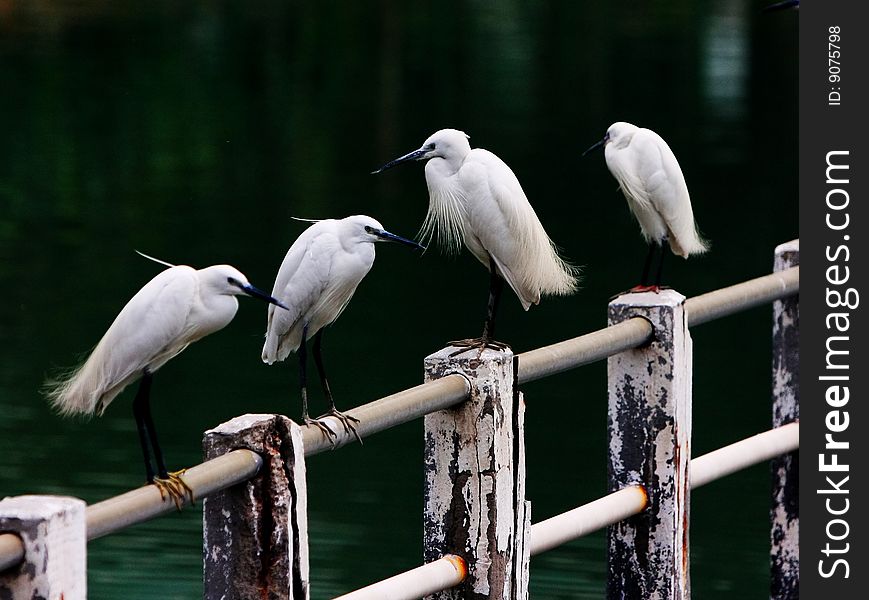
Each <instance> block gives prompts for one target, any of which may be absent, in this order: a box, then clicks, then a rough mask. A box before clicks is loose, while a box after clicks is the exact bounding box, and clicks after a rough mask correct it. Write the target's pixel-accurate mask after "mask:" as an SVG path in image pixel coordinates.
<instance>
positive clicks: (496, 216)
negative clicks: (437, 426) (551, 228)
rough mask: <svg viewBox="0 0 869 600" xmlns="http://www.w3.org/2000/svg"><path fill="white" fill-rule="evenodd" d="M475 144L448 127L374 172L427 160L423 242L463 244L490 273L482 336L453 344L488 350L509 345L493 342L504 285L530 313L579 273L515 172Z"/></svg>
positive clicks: (572, 286) (566, 289)
mask: <svg viewBox="0 0 869 600" xmlns="http://www.w3.org/2000/svg"><path fill="white" fill-rule="evenodd" d="M468 139H469V137H468V135H467V134H465V133H464V132H461V131H458V130H455V129H442V130H440V131H438V132H436V133H434V134H433V135H432V136H431V137H429V138H428V139H427V140H426V141H425V142H424V143H423V145H422V147H421V148H419V149H418V150H414V151H413V152H410V153H408V154H405V155H404V156H401V157H399V158H396V159H395V160H393V161H391V162H388V163H387V164H385V165H383V166H382V167H380V168H379V169H378V170H377V171H374V173H380V172H382V171H385V170H386V169H389V168H392V167H394V166H396V165H398V164H401V163H403V162H407V161H411V160H424V161H428V162H427V163H426V165H425V180H426V183H427V184H428V192H429V207H428V214H427V215H426V218H425V222H424V223H423V227H422V232H421V234H422V236H423V238H425V239H430V238H431V237H432V236H433V235H434V234H435V233H436V234H437V236H438V238H439V240H440V242H441V243H442V245H443V246H445V247H446V249H447V251H449V252H457V251H458V250H459V249H460V247H461V244H462V243H464V245H465V247H467V249H468V250H470V252H471V254H473V255H474V256H475V257H476V258H477V260H479V261H480V262H481V263H483V266H485V267H486V268H487V269H489V272H490V278H489V303H488V307H487V311H486V321H485V324H484V327H483V335H482V336H481V337H479V338H473V339H467V340H459V341H455V342H450V343H451V344H452V345H455V346H459V347H463V348H471V347H475V348H476V347H479V348H481V351H482V349H483V348H486V347H494V348H504V347H506V344H502V343H499V342H495V341H494V334H495V313H496V311H497V307H498V300H499V299H500V296H501V290H502V288H503V283H504V281H506V282H507V284H508V285H509V286H510V288H511V289H512V290H513V291H514V292H515V293H516V296H518V298H519V301H520V302H521V303H522V308H524V309H525V310H528V308H529V307H530V306H531V305H532V304H538V303H539V302H540V296H541V295H544V294H558V295H565V294H570V293H572V292H574V291H576V288H577V280H578V270H577V268H576V267H573V266H571V265H569V264H567V263H566V262H565V261H564V260H563V259H562V258H561V257H559V256H558V253H557V251H556V248H555V245H554V244H553V243H552V241H550V239H549V236H548V235H547V234H546V231H545V230H544V229H543V225H541V223H540V219H538V218H537V214H536V213H535V212H534V209H533V208H532V207H531V204H530V203H529V202H528V198H526V197H525V192H524V191H522V186H521V185H520V184H519V180H518V179H517V178H516V175H515V174H514V173H513V171H512V170H511V169H510V167H508V166H507V165H506V163H504V161H502V160H501V159H500V158H498V157H497V156H495V155H494V154H492V153H491V152H489V151H488V150H483V149H482V148H474V149H473V150H472V149H471V145H470V144H469V143H468Z"/></svg>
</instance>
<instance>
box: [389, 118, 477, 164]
mask: <svg viewBox="0 0 869 600" xmlns="http://www.w3.org/2000/svg"><path fill="white" fill-rule="evenodd" d="M469 139H471V138H470V136H469V135H468V134H466V133H465V132H464V131H459V130H458V129H441V130H440V131H436V132H435V133H433V134H431V135H430V136H429V137H428V139H427V140H426V141H424V142H423V144H422V146H421V147H420V148H419V149H417V150H414V151H413V152H408V153H407V154H405V155H404V156H399V157H398V158H396V159H395V160H391V161H389V162H388V163H386V164H385V165H383V166H382V167H380V168H379V169H377V170H376V171H372V175H373V174H377V173H382V172H383V171H385V170H387V169H391V168H392V167H394V166H396V165H400V164H401V163H404V162H408V161H411V160H429V159H430V158H443V159H445V160H447V161H452V160H459V161H460V160H462V159H464V157H465V155H467V154H468V152H470V151H471V144H470V143H469V142H468V140H469Z"/></svg>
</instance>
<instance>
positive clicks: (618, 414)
mask: <svg viewBox="0 0 869 600" xmlns="http://www.w3.org/2000/svg"><path fill="white" fill-rule="evenodd" d="M684 301H685V297H684V296H682V295H681V294H679V293H677V292H675V291H673V290H663V291H661V292H660V293H658V294H655V293H641V294H625V295H622V296H619V297H618V298H616V299H615V300H613V301H612V302H610V304H609V323H610V325H613V324H616V323H619V322H621V321H624V320H626V319H630V318H632V317H637V316H639V317H643V318H645V319H647V320H648V321H649V322H650V323H651V324H652V329H653V332H654V333H653V339H652V341H651V342H650V343H649V344H647V345H646V346H644V347H642V348H636V349H633V350H628V351H625V352H622V353H620V354H616V355H614V356H611V357H610V358H609V360H608V363H607V370H608V388H609V391H608V393H609V412H608V416H607V421H608V427H609V460H608V465H607V467H608V469H607V470H608V479H609V490H610V491H611V492H613V491H616V490H619V489H621V488H623V487H626V486H629V485H635V484H641V485H643V486H644V487H645V489H646V492H647V494H648V503H647V509H646V510H645V511H644V512H642V513H640V514H639V515H636V516H634V517H631V518H630V519H627V520H625V521H622V522H621V523H618V524H617V525H613V526H611V527H609V528H608V530H607V537H608V543H609V553H608V563H609V565H608V568H609V577H608V581H607V597H608V598H618V599H621V598H643V599H644V600H648V599H662V600H663V599H668V600H669V599H683V598H690V582H689V577H688V499H689V481H688V465H689V462H690V460H691V364H692V362H691V335H690V334H689V332H688V327H687V325H686V320H685V311H684V309H683V303H684Z"/></svg>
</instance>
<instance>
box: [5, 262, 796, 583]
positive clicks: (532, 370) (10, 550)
mask: <svg viewBox="0 0 869 600" xmlns="http://www.w3.org/2000/svg"><path fill="white" fill-rule="evenodd" d="M797 293H799V267H792V268H790V269H787V270H784V271H779V272H777V273H773V274H770V275H764V276H762V277H758V278H756V279H751V280H748V281H745V282H742V283H738V284H735V285H732V286H729V287H726V288H721V289H719V290H715V291H712V292H708V293H706V294H702V295H700V296H695V297H693V298H688V299H687V300H686V301H685V311H686V313H687V318H688V325H689V326H691V325H699V324H702V323H706V322H707V321H710V320H713V319H717V318H720V317H723V316H726V315H730V314H733V313H735V312H738V311H741V310H747V309H750V308H754V307H756V306H760V305H762V304H766V303H768V302H771V301H773V300H776V299H779V298H784V297H787V296H791V295H794V294H797ZM651 335H652V328H651V325H649V323H648V321H646V320H645V319H642V318H634V319H629V320H627V321H624V322H622V323H619V324H618V325H614V326H612V327H606V328H604V329H601V330H598V331H594V332H591V333H588V334H585V335H581V336H579V337H575V338H572V339H569V340H565V341H563V342H559V343H557V344H552V345H550V346H545V347H542V348H538V349H535V350H530V351H528V352H524V353H522V354H520V355H519V374H518V378H519V382H520V383H525V382H528V381H534V380H535V379H540V378H542V377H546V376H548V375H554V374H556V373H560V372H562V371H566V370H569V369H573V368H576V367H579V366H582V365H586V364H589V363H592V362H596V361H598V360H603V359H604V358H606V357H608V356H611V355H613V354H617V353H619V352H623V351H625V350H628V349H630V348H635V347H636V346H640V345H642V344H644V343H645V342H646V341H648V339H649V337H651ZM469 393H470V383H469V382H468V380H467V379H465V378H464V377H463V376H461V375H448V376H447V377H444V378H442V379H438V380H435V381H431V382H429V383H424V384H422V385H418V386H416V387H413V388H410V389H407V390H403V391H401V392H397V393H395V394H392V395H390V396H385V397H383V398H380V399H379V400H375V401H373V402H369V403H368V404H363V405H361V406H358V407H356V408H354V409H351V410H348V411H347V414H348V415H350V416H352V417H355V418H357V419H359V421H360V422H359V423H358V424H357V425H356V429H357V431H358V433H359V434H360V435H361V436H362V437H367V436H369V435H372V434H374V433H378V432H380V431H383V430H385V429H388V428H390V427H394V426H396V425H400V424H402V423H406V422H408V421H412V420H414V419H417V418H419V417H421V416H424V415H426V414H428V413H430V412H434V411H437V410H442V409H444V408H448V407H450V406H453V405H455V404H458V403H459V402H461V401H463V400H464V399H465V398H467V396H468V394H469ZM329 419H332V417H327V418H326V420H327V421H328V420H329ZM332 429H333V430H334V431H338V432H339V434H338V439H337V441H336V442H335V445H334V447H340V446H343V445H345V444H348V443H350V442H352V441H353V440H355V438H354V437H353V436H352V435H347V434H346V432H344V430H343V428H342V427H341V426H340V424H339V423H338V422H337V421H334V422H333V427H332ZM302 439H303V442H304V446H305V455H306V456H311V455H313V454H318V453H320V452H323V451H324V450H328V449H330V448H333V446H332V445H330V443H329V441H328V440H326V439H325V438H324V437H323V435H322V434H321V433H320V430H319V429H317V428H314V427H306V428H304V431H303V434H302ZM237 452H247V451H237ZM231 454H235V452H233V453H230V454H228V455H227V456H230V455H231ZM248 454H249V455H250V454H254V453H251V452H248ZM254 456H255V455H254ZM224 458H226V457H221V458H218V459H215V460H214V461H208V462H206V463H202V464H201V465H197V466H196V467H192V468H190V469H188V470H187V472H186V473H185V474H184V480H185V481H186V482H187V483H188V485H190V487H191V488H193V490H194V495H195V497H197V498H202V497H204V496H206V495H208V494H210V493H212V492H214V491H217V490H220V489H224V488H226V487H229V486H230V485H233V484H234V483H239V482H241V481H245V480H247V479H249V478H250V477H253V475H254V474H255V473H256V472H257V470H258V469H259V464H261V459H260V458H259V457H258V456H257V457H256V459H254V458H253V457H251V456H247V458H246V459H239V458H235V459H227V460H226V462H216V461H222V460H223V459H224ZM239 460H240V461H241V463H244V464H241V463H237V462H236V461H239ZM251 461H254V462H255V461H260V463H258V464H257V467H256V469H253V470H251V469H252V467H251ZM212 463H213V464H212ZM245 473H247V474H248V475H247V476H244V474H245ZM199 477H204V478H205V479H206V480H207V481H203V480H201V479H198V478H199ZM239 477H240V478H239ZM214 482H222V483H217V484H215V483H214ZM215 485H216V486H217V487H215ZM221 486H222V487H221ZM174 508H175V505H174V503H173V502H172V501H171V499H169V498H161V497H160V494H159V491H158V490H157V489H156V488H155V487H154V486H144V487H142V488H138V489H135V490H132V491H130V492H127V493H125V494H122V495H120V496H116V497H114V498H109V499H107V500H104V501H102V502H98V503H96V504H93V505H91V506H89V507H88V509H87V515H88V516H87V520H88V539H95V538H97V537H101V536H103V535H106V534H108V533H112V532H114V531H117V530H119V529H122V528H124V527H127V526H129V525H133V524H136V523H141V522H144V521H147V520H149V519H152V518H154V517H156V516H158V515H160V514H163V513H166V512H171V511H172V510H173V509H174ZM127 511H129V512H127ZM92 515H93V516H92ZM23 556H24V550H23V547H22V545H21V540H20V539H19V538H18V536H16V535H14V534H0V571H3V570H4V569H7V568H9V567H11V566H14V565H16V564H18V563H19V562H20V561H21V560H22V558H23Z"/></svg>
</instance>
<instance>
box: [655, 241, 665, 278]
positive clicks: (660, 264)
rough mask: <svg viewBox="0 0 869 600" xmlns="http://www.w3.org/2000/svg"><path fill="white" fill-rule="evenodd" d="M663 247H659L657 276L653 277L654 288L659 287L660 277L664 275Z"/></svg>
mask: <svg viewBox="0 0 869 600" xmlns="http://www.w3.org/2000/svg"><path fill="white" fill-rule="evenodd" d="M665 254H666V252H664V246H663V244H662V245H661V257H660V258H659V259H658V274H657V275H656V276H655V287H658V288H659V287H661V275H663V273H664V255H665Z"/></svg>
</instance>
